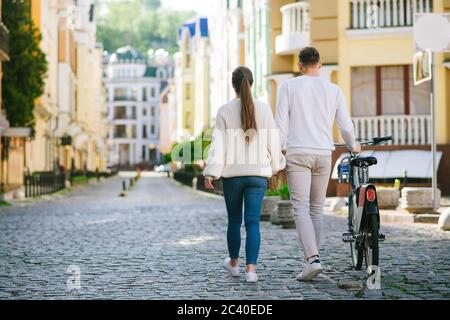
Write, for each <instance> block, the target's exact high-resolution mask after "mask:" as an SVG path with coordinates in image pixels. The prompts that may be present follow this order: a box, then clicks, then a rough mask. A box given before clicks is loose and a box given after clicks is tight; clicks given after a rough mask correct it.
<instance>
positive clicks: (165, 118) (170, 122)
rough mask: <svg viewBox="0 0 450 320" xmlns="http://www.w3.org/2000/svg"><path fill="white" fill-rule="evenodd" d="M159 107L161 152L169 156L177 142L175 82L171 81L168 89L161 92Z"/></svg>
mask: <svg viewBox="0 0 450 320" xmlns="http://www.w3.org/2000/svg"><path fill="white" fill-rule="evenodd" d="M159 105H160V116H159V117H160V118H159V128H160V129H159V130H160V131H159V152H161V153H162V154H168V153H170V152H171V151H172V147H173V145H174V143H176V141H177V121H178V118H177V117H178V112H177V102H176V88H175V85H174V82H173V80H169V82H168V85H167V87H166V88H165V89H164V90H163V91H162V92H161V96H160V104H159Z"/></svg>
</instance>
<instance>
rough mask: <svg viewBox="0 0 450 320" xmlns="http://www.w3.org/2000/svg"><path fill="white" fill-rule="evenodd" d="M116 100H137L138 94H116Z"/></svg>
mask: <svg viewBox="0 0 450 320" xmlns="http://www.w3.org/2000/svg"><path fill="white" fill-rule="evenodd" d="M114 101H137V98H136V96H132V95H121V96H114Z"/></svg>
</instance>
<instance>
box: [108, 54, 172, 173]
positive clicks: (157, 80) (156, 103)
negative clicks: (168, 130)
mask: <svg viewBox="0 0 450 320" xmlns="http://www.w3.org/2000/svg"><path fill="white" fill-rule="evenodd" d="M171 72H172V70H171V66H170V65H169V64H168V63H162V62H161V61H148V60H147V58H146V56H145V55H144V54H142V53H140V52H139V51H138V50H136V49H135V48H133V47H130V46H125V47H122V48H119V49H117V50H116V52H115V53H113V54H112V55H111V56H110V57H109V60H108V64H107V69H106V75H105V86H106V89H107V97H108V120H109V123H110V129H109V135H108V137H109V141H110V145H111V149H110V155H109V164H110V165H119V166H133V165H137V164H141V165H145V164H155V163H158V162H159V160H160V151H159V131H160V128H159V124H160V120H159V117H160V94H161V91H162V90H163V89H164V88H165V86H166V85H167V80H168V79H169V78H170V75H171Z"/></svg>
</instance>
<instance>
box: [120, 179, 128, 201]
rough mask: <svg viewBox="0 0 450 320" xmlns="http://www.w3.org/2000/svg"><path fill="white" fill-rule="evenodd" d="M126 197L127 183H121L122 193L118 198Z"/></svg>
mask: <svg viewBox="0 0 450 320" xmlns="http://www.w3.org/2000/svg"><path fill="white" fill-rule="evenodd" d="M126 196H127V183H126V181H122V192H121V193H119V197H126Z"/></svg>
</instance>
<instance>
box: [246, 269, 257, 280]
mask: <svg viewBox="0 0 450 320" xmlns="http://www.w3.org/2000/svg"><path fill="white" fill-rule="evenodd" d="M245 281H246V282H256V281H258V275H257V274H256V271H249V272H247V271H245Z"/></svg>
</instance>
